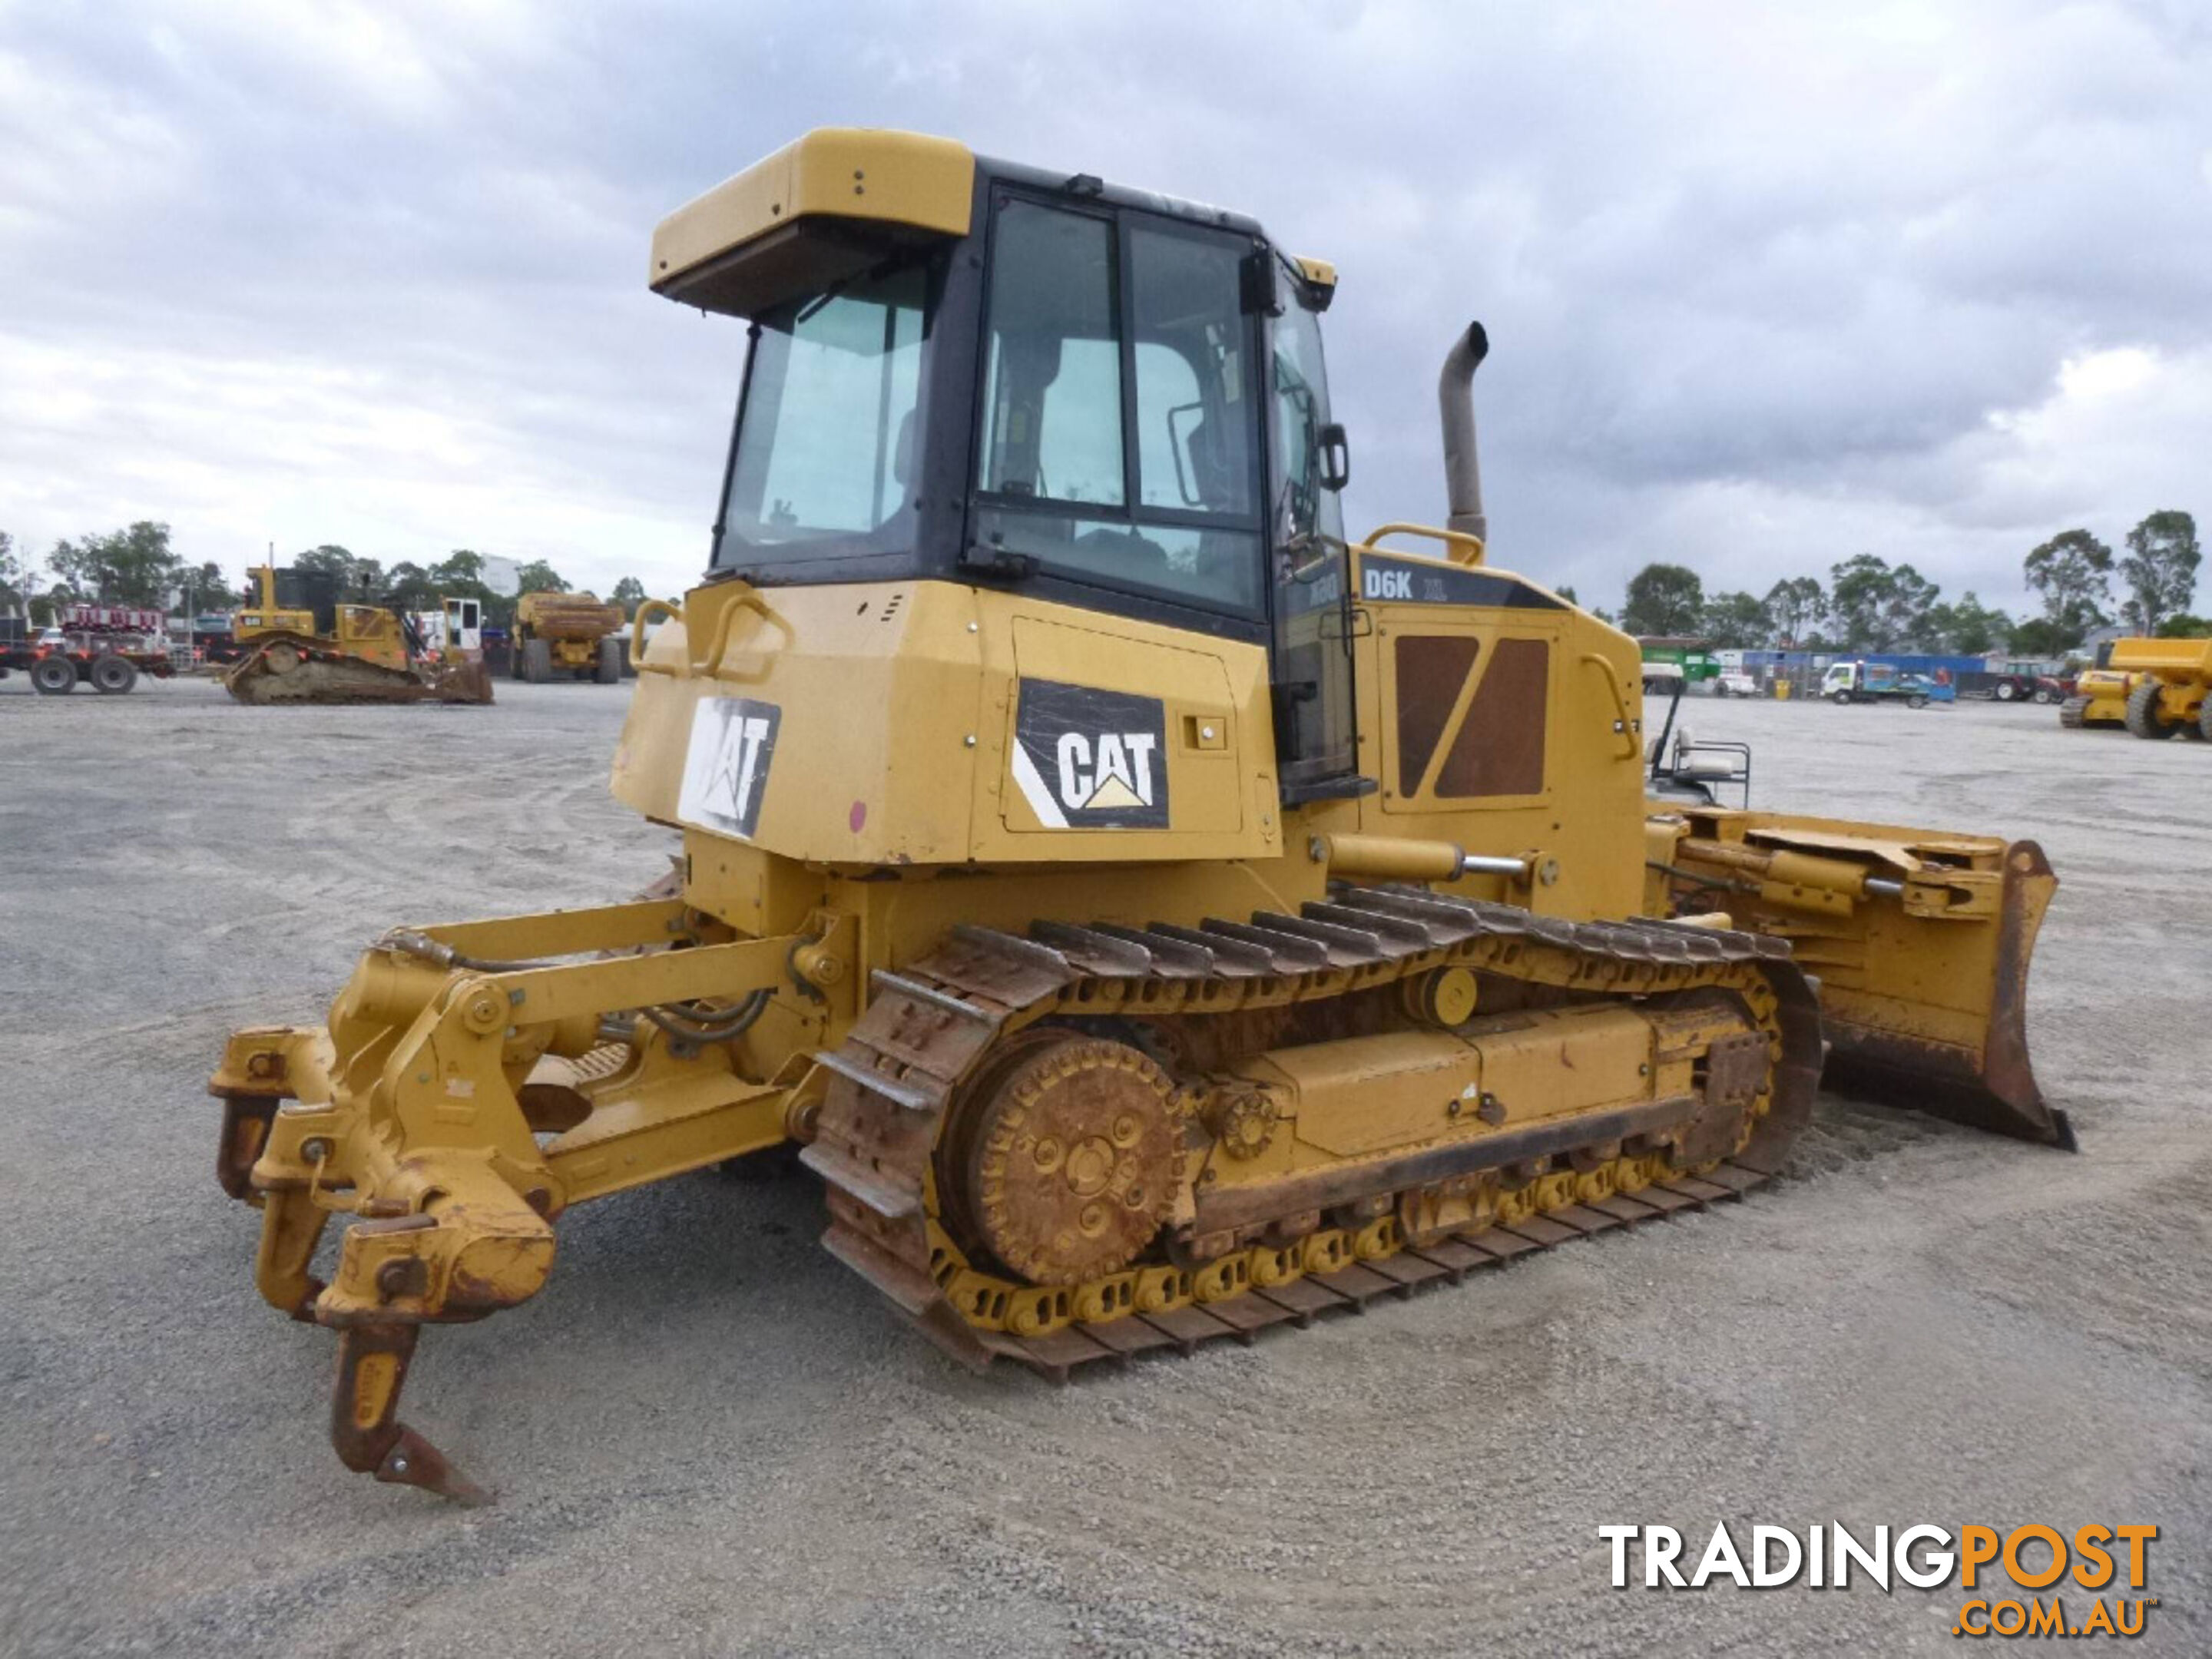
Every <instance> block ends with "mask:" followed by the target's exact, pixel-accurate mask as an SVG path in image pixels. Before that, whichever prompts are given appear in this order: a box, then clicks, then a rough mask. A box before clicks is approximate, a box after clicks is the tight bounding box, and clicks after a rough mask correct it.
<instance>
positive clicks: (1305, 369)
mask: <svg viewBox="0 0 2212 1659" xmlns="http://www.w3.org/2000/svg"><path fill="white" fill-rule="evenodd" d="M869 137H870V139H871V140H872V141H873V142H872V147H871V149H870V151H869V156H870V159H871V160H872V161H875V162H876V163H877V164H878V168H880V167H881V163H882V160H883V155H884V147H885V145H886V143H888V142H889V137H888V136H886V135H869ZM818 138H819V136H817V140H810V141H808V142H809V143H817V147H818ZM916 142H917V143H925V142H926V141H916ZM897 153H898V152H897V151H896V149H894V150H893V151H892V154H894V155H896V154H897ZM924 159H927V160H929V161H932V162H936V161H943V162H945V164H946V167H947V169H948V170H950V169H951V161H952V158H949V157H927V158H924ZM959 159H960V160H961V161H964V162H966V163H967V164H968V165H969V167H972V177H971V180H970V182H969V186H968V191H967V200H966V201H965V203H964V204H963V203H960V202H959V201H958V200H957V197H958V196H959V193H960V192H959V191H958V189H957V185H954V184H953V183H952V182H951V179H947V180H946V188H945V191H944V192H943V193H944V195H945V197H946V199H945V201H944V202H943V203H942V204H941V206H942V214H941V217H940V220H939V222H942V223H945V224H946V225H947V226H948V227H949V224H950V222H951V221H952V220H954V219H956V218H957V217H960V216H961V215H960V213H959V210H960V208H961V207H963V206H964V208H965V210H966V211H965V215H964V218H965V225H964V228H963V230H962V231H961V232H960V233H959V234H952V233H951V231H950V229H949V228H946V229H945V230H941V231H939V232H938V233H937V234H931V233H930V229H929V228H928V227H927V226H926V225H922V224H917V223H916V221H917V220H926V219H927V217H928V215H927V212H926V211H924V210H923V209H922V208H921V207H920V206H917V205H916V204H917V202H919V201H921V199H922V198H924V197H929V196H930V195H931V194H932V191H931V190H929V189H927V188H925V187H924V185H925V183H926V181H923V180H919V179H908V180H906V183H907V185H908V189H907V190H906V191H905V192H904V202H903V204H902V205H901V206H900V207H899V208H898V209H897V210H896V214H897V216H896V219H894V220H893V221H892V222H854V221H853V220H851V219H849V218H846V217H843V216H832V215H829V214H826V213H825V214H821V215H815V216H804V217H799V218H796V219H795V220H794V222H791V223H789V224H787V225H786V226H784V227H783V228H782V229H781V230H780V231H777V232H774V233H771V234H770V236H769V237H768V238H766V239H763V240H760V241H757V242H756V243H755V244H753V245H752V246H750V247H747V248H740V249H739V250H738V252H737V253H736V254H734V255H728V256H725V257H724V258H718V259H710V260H708V261H706V262H705V263H704V264H702V266H701V267H699V268H697V269H696V270H693V271H690V272H685V273H679V274H678V275H677V276H673V277H671V279H669V280H667V281H665V282H659V283H656V286H659V287H660V288H661V289H662V291H663V292H665V293H668V294H670V295H671V297H675V298H678V299H682V300H686V301H691V302H693V303H698V304H701V305H702V306H703V307H707V308H709V309H718V310H729V311H740V312H741V313H743V314H747V315H750V317H751V319H752V328H751V331H750V340H751V350H750V356H749V359H748V364H747V369H746V374H745V377H744V386H743V390H742V392H741V393H740V396H739V401H738V417H737V423H736V429H735V432H734V435H733V437H732V443H731V447H730V458H729V463H728V465H727V468H726V472H725V476H724V487H723V492H722V501H721V508H720V513H719V514H718V515H717V521H716V526H715V538H714V552H713V574H716V575H721V576H725V577H741V578H743V579H744V580H745V581H747V582H749V583H750V584H752V585H754V586H758V587H763V588H773V587H775V586H799V585H805V586H812V585H818V584H823V583H834V582H862V581H881V580H907V579H938V580H952V581H958V582H963V583H969V584H975V585H981V586H995V587H1002V588H1009V589H1018V590H1019V591H1021V592H1023V593H1024V594H1025V595H1027V596H1030V597H1033V598H1036V599H1042V600H1046V601H1049V602H1054V603H1058V604H1064V605H1074V606H1079V607H1081V608H1084V609H1087V610H1091V611H1104V612H1109V613H1114V614H1116V615H1120V616H1124V617H1133V618H1139V619H1142V620H1145V621H1149V622H1156V623H1165V624H1167V625H1169V626H1172V627H1176V628H1181V629H1191V630H1194V631H1196V632H1199V633H1202V634H1205V635H1212V636H1214V637H1217V638H1226V639H1237V640H1243V641H1249V642H1251V643H1253V644H1255V645H1261V646H1265V647H1267V649H1268V652H1269V657H1270V664H1271V673H1270V678H1271V681H1272V690H1273V714H1274V722H1273V723H1274V728H1275V740H1276V748H1277V761H1278V768H1279V779H1280V782H1281V787H1282V793H1283V794H1284V797H1285V799H1286V800H1299V799H1316V798H1320V797H1325V796H1328V795H1334V794H1352V793H1363V792H1364V790H1366V789H1371V788H1372V787H1373V786H1372V784H1371V783H1366V782H1364V781H1362V780H1360V779H1358V776H1357V775H1356V750H1355V738H1354V731H1353V720H1354V714H1353V701H1352V653H1351V644H1350V638H1349V634H1350V630H1349V628H1348V626H1347V620H1348V605H1349V604H1350V599H1351V594H1350V585H1349V583H1348V582H1347V580H1346V563H1347V554H1346V546H1345V542H1344V536H1343V526H1342V521H1341V517H1340V510H1339V507H1338V502H1337V494H1336V492H1337V491H1338V490H1339V489H1341V488H1342V487H1343V485H1344V483H1345V482H1346V458H1345V454H1344V442H1343V435H1342V429H1341V428H1339V427H1336V426H1335V425H1334V423H1333V422H1331V420H1330V417H1329V408H1328V380H1327V376H1326V373H1325V369H1324V366H1323V362H1322V346H1321V334H1320V328H1319V323H1318V313H1320V311H1321V310H1322V308H1323V307H1325V306H1326V305H1327V303H1328V299H1329V295H1330V293H1331V289H1332V286H1333V281H1334V278H1333V275H1332V274H1331V273H1329V272H1328V269H1327V267H1325V266H1322V265H1318V264H1311V263H1308V264H1297V263H1294V262H1292V261H1291V260H1289V259H1287V258H1285V257H1284V256H1283V255H1281V254H1280V253H1279V252H1277V251H1276V249H1275V248H1274V247H1273V245H1272V244H1271V243H1270V242H1269V241H1268V240H1267V236H1266V235H1265V234H1264V233H1263V232H1262V231H1261V228H1260V227H1259V226H1258V225H1257V224H1256V223H1255V222H1252V221H1250V220H1248V219H1244V218H1242V217H1240V216H1237V215H1233V214H1228V213H1224V212H1221V211H1219V210H1214V209H1211V208H1203V207H1200V206H1197V205H1195V204H1189V203H1184V202H1179V201H1175V200H1171V199H1170V198H1166V197H1158V196H1152V195H1148V194H1145V193H1141V192H1138V191H1127V190H1119V189H1115V188H1112V187H1109V186H1107V185H1103V184H1101V183H1100V181H1098V180H1097V179H1094V178H1091V177H1089V176H1087V175H1078V176H1076V177H1073V178H1061V177H1056V176H1054V175H1050V174H1047V173H1041V172H1038V171H1036V170H1033V169H1028V168H1022V167H1011V166H1007V165H1006V164H1002V163H998V162H994V161H987V160H984V159H981V158H969V157H967V155H966V152H964V151H962V152H960V158H959ZM853 172H854V175H855V176H856V177H858V178H860V189H861V190H862V191H872V190H875V189H878V188H887V187H879V186H878V185H875V184H874V183H873V182H872V170H871V168H869V167H859V168H854V169H853ZM743 183H744V179H738V180H732V185H733V186H734V185H741V184H743ZM727 188H729V187H726V189H727ZM714 200H715V198H714V197H707V198H702V203H700V204H694V208H693V209H692V210H686V214H691V213H694V212H696V210H699V209H701V208H702V207H705V206H708V204H712V203H714ZM772 205H774V204H772ZM784 205H786V206H788V205H789V204H784ZM839 205H840V206H842V205H844V204H842V203H841V204H839ZM884 211H886V212H890V211H892V210H890V209H888V208H886V209H884ZM684 217H685V215H678V216H677V218H676V219H673V220H671V222H670V223H669V224H668V225H665V226H664V227H663V236H662V239H661V243H660V244H658V245H657V248H658V247H659V246H662V245H665V244H667V243H669V242H670V241H671V240H673V241H678V242H680V241H681V240H682V233H683V229H684V226H683V225H682V223H681V222H682V221H683V220H684ZM671 228H673V229H674V231H675V234H674V235H673V236H671ZM656 258H657V260H659V261H660V262H661V263H663V264H665V263H667V261H666V260H665V258H663V256H662V255H661V254H660V253H659V252H657V253H656Z"/></svg>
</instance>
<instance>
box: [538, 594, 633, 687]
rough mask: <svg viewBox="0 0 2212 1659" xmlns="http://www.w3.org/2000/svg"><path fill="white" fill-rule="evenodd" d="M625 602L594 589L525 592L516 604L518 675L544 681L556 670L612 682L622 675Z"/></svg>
mask: <svg viewBox="0 0 2212 1659" xmlns="http://www.w3.org/2000/svg"><path fill="white" fill-rule="evenodd" d="M622 625H623V613H622V607H621V606H620V605H602V604H601V603H600V602H599V596H598V595H597V594H594V593H551V592H536V593H525V594H524V595H523V596H522V597H521V598H520V599H518V600H517V601H516V602H515V606H514V662H513V674H514V678H516V679H519V680H526V681H528V682H529V683H530V684H532V685H543V684H544V683H545V682H546V681H548V680H550V679H551V678H553V677H554V675H556V674H562V675H565V676H567V677H568V678H571V679H585V678H590V679H593V680H596V681H597V682H599V684H601V685H612V684H615V682H616V681H617V680H619V679H620V678H622V665H623V657H622V641H620V640H617V639H615V638H612V637H611V635H613V634H614V633H615V631H616V630H617V629H619V628H620V627H621V626H622Z"/></svg>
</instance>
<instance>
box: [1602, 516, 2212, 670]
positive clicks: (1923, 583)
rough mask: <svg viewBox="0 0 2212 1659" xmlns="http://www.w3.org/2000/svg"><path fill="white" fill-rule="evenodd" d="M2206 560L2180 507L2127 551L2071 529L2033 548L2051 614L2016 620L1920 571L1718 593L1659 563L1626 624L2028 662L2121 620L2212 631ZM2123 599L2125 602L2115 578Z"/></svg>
mask: <svg viewBox="0 0 2212 1659" xmlns="http://www.w3.org/2000/svg"><path fill="white" fill-rule="evenodd" d="M2200 562H2202V552H2201V550H2200V549H2199V548H2198V546H2197V521H2196V520H2195V519H2193V518H2192V517H2191V516H2190V515H2189V514H2188V513H2182V512H2177V511H2173V510H2171V509H2168V510H2163V511H2160V512H2157V513H2151V514H2150V515H2148V517H2147V518H2145V519H2144V520H2142V523H2140V524H2138V525H2136V527H2135V528H2134V529H2133V530H2130V532H2128V534H2127V552H2126V554H2125V555H2124V556H2115V555H2114V553H2113V550H2112V548H2110V547H2109V546H2107V545H2106V544H2105V543H2103V542H2101V541H2100V540H2099V539H2098V538H2096V537H2095V536H2093V535H2092V534H2091V533H2090V532H2088V531H2087V530H2079V529H2076V530H2063V531H2061V532H2058V533H2057V535H2055V536H2053V537H2051V539H2050V540H2048V541H2046V542H2043V543H2041V544H2039V545H2038V546H2036V547H2035V548H2034V549H2033V550H2031V551H2030V552H2029V553H2028V554H2027V557H2026V558H2025V559H2023V560H2022V561H2021V576H2022V578H2023V580H2025V581H2026V583H2027V587H2028V589H2029V590H2030V591H2031V592H2033V593H2034V594H2035V595H2036V597H2037V599H2038V600H2039V604H2040V605H2041V611H2040V614H2039V615H2035V616H2029V617H2019V618H2015V617H2010V616H2008V615H2007V614H2006V613H2005V612H2004V611H2000V610H1997V609H1996V608H1994V607H1993V606H1990V605H1984V604H1983V603H1982V601H1981V600H1980V599H1979V598H1978V597H1977V596H1976V595H1975V593H1974V592H1972V589H1969V590H1967V591H1966V592H1964V593H1962V594H1960V596H1959V598H1958V599H1955V600H1950V601H1947V600H1945V599H1944V598H1943V590H1942V586H1940V585H1939V584H1937V583H1936V582H1933V581H1930V580H1929V579H1928V578H1927V577H1925V576H1923V575H1922V574H1920V573H1919V572H1918V571H1917V570H1916V569H1914V568H1912V567H1911V565H1910V564H1905V563H1902V562H1900V563H1898V564H1891V563H1889V562H1887V561H1886V560H1884V559H1882V558H1880V557H1878V556H1875V555H1874V554H1872V553H1858V554H1854V555H1853V556H1851V557H1850V558H1848V559H1845V560H1844V561H1843V562H1841V563H1839V564H1835V565H1831V566H1830V567H1829V568H1828V580H1827V582H1826V585H1825V586H1824V585H1823V584H1822V583H1821V581H1820V579H1819V578H1818V577H1817V576H1788V577H1784V578H1783V579H1782V580H1779V581H1778V582H1776V583H1775V584H1774V586H1771V587H1770V588H1769V589H1767V591H1766V593H1765V597H1763V598H1762V597H1760V596H1759V595H1757V594H1753V593H1748V592H1717V593H1707V592H1705V584H1704V582H1703V581H1702V580H1700V579H1699V575H1698V573H1697V572H1696V571H1694V570H1692V569H1691V568H1688V567H1687V566H1686V565H1679V564H1656V563H1655V564H1648V565H1646V566H1644V568H1643V569H1641V570H1639V571H1638V572H1637V573H1636V574H1635V575H1634V576H1633V577H1632V578H1631V579H1630V580H1629V583H1628V595H1627V603H1626V605H1624V606H1623V607H1622V611H1621V616H1620V625H1621V627H1623V628H1624V629H1626V630H1627V631H1628V632H1630V633H1632V634H1642V635H1655V634H1656V635H1676V636H1691V637H1697V638H1702V639H1704V640H1705V641H1707V642H1708V643H1709V644H1710V645H1711V646H1712V647H1715V648H1717V649H1720V650H1744V649H1753V648H1759V647H1778V648H1782V649H1798V650H1814V651H1820V650H1838V651H1895V650H1905V649H1917V650H1923V651H1927V652H1931V653H1954V654H1957V655H1960V656H1980V655H1982V654H1984V653H1987V652H1990V651H2011V652H2015V653H2018V654H2020V655H2021V656H2027V657H2055V656H2062V655H2063V654H2064V653H2067V652H2069V651H2073V650H2077V649H2079V648H2080V647H2081V643H2082V641H2083V640H2084V639H2085V638H2086V637H2087V635H2089V634H2090V633H2091V632H2092V631H2093V630H2094V629H2099V628H2102V627H2105V626H2106V625H2107V624H2108V623H2113V622H2118V623H2119V624H2120V625H2121V626H2122V627H2124V628H2125V629H2127V630H2128V631H2129V632H2130V634H2137V635H2159V634H2163V635H2169V636H2178V637H2193V636H2198V635H2212V619H2208V618H2205V617H2198V616H2195V615H2192V614H2191V611H2190V609H2189V607H2190V605H2191V601H2192V599H2194V596H2195V594H2196V591H2197V566H2198V564H2199V563H2200ZM2115 577H2118V580H2119V581H2120V583H2121V585H2122V594H2121V597H2120V599H2119V600H2118V604H2117V605H2115V603H2114V599H2113V592H2112V582H2113V579H2114V578H2115Z"/></svg>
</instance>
